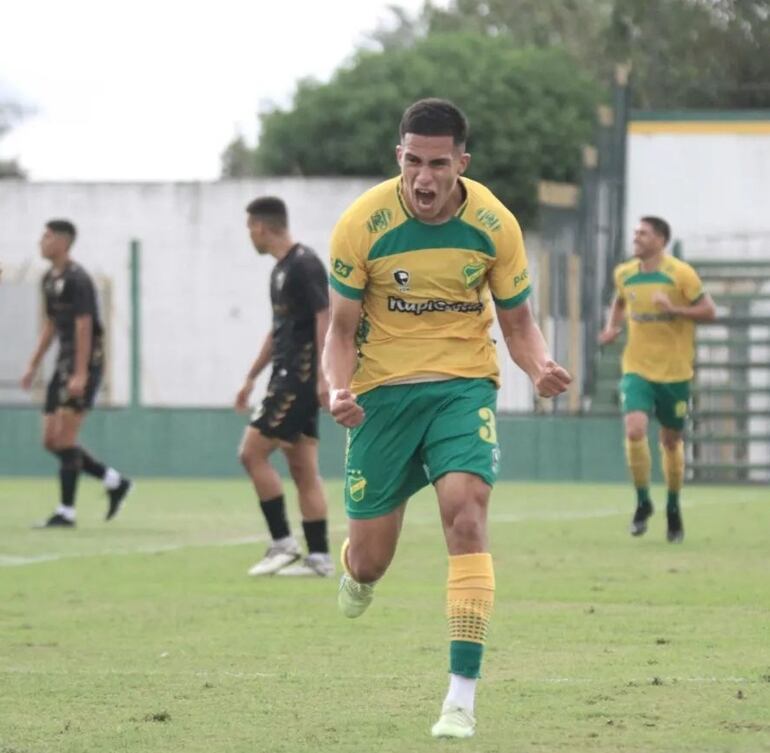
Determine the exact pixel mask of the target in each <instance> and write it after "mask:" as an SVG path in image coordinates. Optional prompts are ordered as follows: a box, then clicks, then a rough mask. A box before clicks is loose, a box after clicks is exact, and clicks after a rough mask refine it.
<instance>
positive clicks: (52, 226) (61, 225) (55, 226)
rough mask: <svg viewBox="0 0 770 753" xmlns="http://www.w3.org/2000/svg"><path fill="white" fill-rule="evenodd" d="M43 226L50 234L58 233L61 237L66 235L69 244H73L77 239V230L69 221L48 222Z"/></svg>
mask: <svg viewBox="0 0 770 753" xmlns="http://www.w3.org/2000/svg"><path fill="white" fill-rule="evenodd" d="M45 226H46V227H47V228H48V229H49V230H50V231H51V232H52V233H59V234H61V235H68V236H69V237H70V243H74V242H75V238H77V237H78V231H77V228H76V227H75V225H74V224H73V223H71V222H70V221H69V220H48V222H46V223H45Z"/></svg>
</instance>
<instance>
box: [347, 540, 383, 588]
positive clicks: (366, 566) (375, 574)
mask: <svg viewBox="0 0 770 753" xmlns="http://www.w3.org/2000/svg"><path fill="white" fill-rule="evenodd" d="M347 565H348V571H349V573H350V576H351V577H352V578H353V580H355V581H357V582H358V583H374V581H376V580H379V579H380V578H382V576H383V575H385V571H386V570H387V569H388V563H387V562H383V561H379V560H377V559H374V558H373V557H372V556H371V554H369V553H360V554H357V553H356V552H355V550H353V549H352V548H351V549H348V554H347Z"/></svg>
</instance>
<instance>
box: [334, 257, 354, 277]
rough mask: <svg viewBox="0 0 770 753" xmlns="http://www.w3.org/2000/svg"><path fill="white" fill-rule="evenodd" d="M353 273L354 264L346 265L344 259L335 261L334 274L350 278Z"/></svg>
mask: <svg viewBox="0 0 770 753" xmlns="http://www.w3.org/2000/svg"><path fill="white" fill-rule="evenodd" d="M352 271H353V265H352V264H345V262H344V261H342V259H335V260H334V272H335V273H336V274H338V275H339V276H340V277H350V273H351V272H352Z"/></svg>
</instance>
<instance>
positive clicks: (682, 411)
mask: <svg viewBox="0 0 770 753" xmlns="http://www.w3.org/2000/svg"><path fill="white" fill-rule="evenodd" d="M674 415H676V417H677V418H684V417H685V416H686V415H687V401H686V400H680V401H679V402H678V403H677V404H676V405H675V406H674Z"/></svg>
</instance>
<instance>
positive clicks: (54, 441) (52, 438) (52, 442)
mask: <svg viewBox="0 0 770 753" xmlns="http://www.w3.org/2000/svg"><path fill="white" fill-rule="evenodd" d="M43 447H45V449H46V450H48V452H52V453H54V454H55V453H56V452H57V451H58V450H60V449H62V445H61V443H60V442H59V438H58V437H57V436H56V435H55V434H44V435H43Z"/></svg>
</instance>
